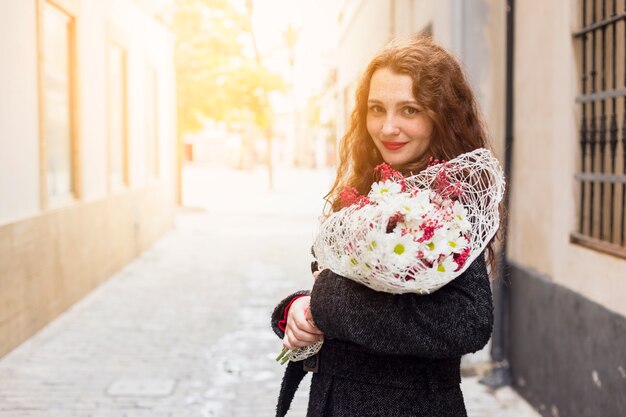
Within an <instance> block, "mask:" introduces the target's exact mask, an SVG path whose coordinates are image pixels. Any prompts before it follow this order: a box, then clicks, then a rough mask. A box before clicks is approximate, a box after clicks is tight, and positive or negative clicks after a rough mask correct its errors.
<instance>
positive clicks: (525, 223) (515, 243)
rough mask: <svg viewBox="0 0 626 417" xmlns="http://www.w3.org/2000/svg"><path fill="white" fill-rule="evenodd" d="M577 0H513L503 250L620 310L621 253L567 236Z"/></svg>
mask: <svg viewBox="0 0 626 417" xmlns="http://www.w3.org/2000/svg"><path fill="white" fill-rule="evenodd" d="M577 3H578V2H571V1H568V0H557V1H552V2H545V1H541V0H528V1H524V2H516V22H515V26H516V33H515V39H516V45H515V48H516V49H515V84H514V88H515V116H514V117H515V132H514V137H515V145H514V150H513V153H514V162H513V174H512V175H513V184H512V189H513V193H512V195H511V208H510V233H509V248H510V249H509V254H510V258H511V259H512V260H513V261H514V262H515V263H517V264H518V265H520V266H521V267H527V268H531V269H534V270H536V271H538V272H540V273H542V274H544V275H545V276H547V277H549V278H551V279H552V280H553V281H554V282H555V283H558V284H560V285H563V286H565V287H567V288H570V289H572V290H573V291H575V292H578V293H580V294H581V295H583V296H585V297H588V298H589V299H591V300H593V301H595V302H597V303H599V304H601V305H603V306H605V307H607V308H609V309H611V310H613V311H615V312H617V313H620V314H623V315H626V303H625V302H624V300H625V299H626V260H624V259H621V258H617V257H615V256H611V255H606V254H603V253H601V252H598V251H595V250H591V249H588V248H585V247H582V246H580V245H576V244H572V243H570V241H569V239H570V233H571V232H572V231H574V230H575V228H576V224H577V223H576V222H577V220H576V210H577V204H578V200H577V184H576V182H575V181H574V173H575V172H576V167H577V161H578V159H579V153H578V152H579V151H578V148H579V145H578V130H577V126H578V122H579V120H578V119H577V108H576V105H575V97H576V93H577V88H578V80H577V77H578V76H579V75H578V74H579V69H578V68H577V67H576V55H575V50H576V49H575V48H576V44H575V41H574V40H573V38H572V33H573V31H574V30H575V29H576V28H577V27H578V24H579V23H578V8H579V6H578V4H577ZM539 11H540V12H539ZM555 16H558V17H559V18H558V19H555V18H554V17H555ZM528 28H532V30H528Z"/></svg>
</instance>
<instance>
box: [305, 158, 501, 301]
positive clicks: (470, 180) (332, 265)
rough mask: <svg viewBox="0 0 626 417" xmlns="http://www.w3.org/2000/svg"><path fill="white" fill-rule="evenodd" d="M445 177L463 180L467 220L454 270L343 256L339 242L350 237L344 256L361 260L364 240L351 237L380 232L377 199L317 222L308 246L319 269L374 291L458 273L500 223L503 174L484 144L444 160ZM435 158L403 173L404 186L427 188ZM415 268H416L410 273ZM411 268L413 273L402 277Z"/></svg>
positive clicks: (417, 286)
mask: <svg viewBox="0 0 626 417" xmlns="http://www.w3.org/2000/svg"><path fill="white" fill-rule="evenodd" d="M447 165H448V166H449V167H450V168H451V169H449V170H448V173H449V179H450V181H451V182H456V181H459V182H460V183H461V184H463V193H462V194H461V195H460V197H459V202H460V203H462V204H463V206H464V207H465V209H466V210H467V213H468V215H467V219H468V221H469V222H470V223H471V229H470V231H469V235H470V236H471V240H470V255H469V257H468V259H467V261H466V262H465V264H464V265H463V267H462V268H461V269H460V270H458V271H450V272H447V273H433V271H432V270H430V269H427V268H426V267H423V266H422V264H420V263H414V264H412V265H398V264H384V265H380V266H379V267H378V268H376V269H375V270H372V269H368V268H358V267H355V265H353V264H352V263H350V262H346V250H345V248H346V247H347V246H348V245H349V243H350V242H352V245H351V246H352V250H351V253H350V259H353V260H354V259H355V260H356V261H355V262H358V263H359V264H362V262H361V259H364V258H365V254H364V253H363V251H364V249H363V246H364V245H359V244H358V243H356V244H355V242H361V241H364V240H365V236H366V235H367V234H368V233H371V231H372V230H374V231H375V232H379V233H385V232H386V227H387V223H388V221H389V218H390V217H391V215H392V213H389V212H385V210H384V209H383V208H382V207H380V206H377V205H365V206H363V207H360V206H359V205H352V206H350V207H346V208H344V209H342V210H339V211H337V212H335V213H333V214H331V215H330V216H329V217H328V218H327V219H326V220H324V221H323V223H322V224H321V226H320V232H319V234H318V236H317V238H316V239H315V243H314V245H313V246H314V251H315V255H316V258H317V262H318V265H319V267H320V269H324V268H329V269H330V270H332V271H333V272H335V273H336V274H338V275H342V276H345V277H347V278H350V279H352V280H354V281H356V282H359V283H361V284H363V285H366V286H368V287H369V288H371V289H373V290H376V291H383V292H388V293H394V294H402V293H409V292H413V293H420V294H428V293H431V292H433V291H435V290H437V289H439V288H441V287H442V286H444V285H445V284H447V283H448V282H450V281H451V280H453V279H454V278H456V277H457V276H459V275H460V274H461V273H463V272H464V271H465V270H466V269H467V267H468V266H469V265H470V264H471V263H472V261H474V259H476V257H477V256H478V255H479V254H480V253H481V252H482V251H483V250H484V249H485V247H486V246H487V243H489V241H490V240H491V238H492V237H493V236H494V235H495V233H496V232H497V230H498V227H499V224H500V216H499V211H498V206H499V203H500V201H501V200H502V197H503V195H504V174H503V172H502V169H501V168H500V164H499V162H498V160H497V159H496V158H495V157H494V156H493V154H492V153H491V152H490V151H489V150H487V149H483V148H480V149H476V150H474V151H472V152H468V153H465V154H462V155H460V156H458V157H456V158H454V159H452V160H450V161H448V162H447ZM440 169H441V164H437V165H433V166H430V167H428V168H427V169H425V170H423V171H422V172H420V173H419V174H417V175H413V176H410V177H407V178H406V179H405V181H406V183H407V188H408V189H409V190H412V189H420V190H428V189H431V186H432V184H433V181H434V180H435V177H436V176H437V173H438V172H439V170H440ZM416 269H417V273H416ZM409 271H412V274H411V275H412V277H413V279H410V280H404V279H399V278H398V277H404V276H406V275H407V273H408V272H409Z"/></svg>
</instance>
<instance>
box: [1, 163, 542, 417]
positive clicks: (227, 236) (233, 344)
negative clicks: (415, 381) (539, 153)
mask: <svg viewBox="0 0 626 417" xmlns="http://www.w3.org/2000/svg"><path fill="white" fill-rule="evenodd" d="M332 174H333V173H332V172H331V171H329V170H327V171H312V170H299V171H281V170H278V171H277V173H276V181H275V189H274V190H273V191H271V192H270V191H268V190H267V179H266V176H265V173H264V172H263V171H258V172H254V173H246V172H233V171H227V170H213V171H207V170H205V169H203V168H201V167H189V168H187V170H186V172H185V180H186V188H185V192H186V194H185V197H184V198H185V204H186V208H182V209H180V210H179V213H178V214H177V218H176V226H175V228H174V229H173V230H171V231H170V232H169V233H168V234H166V235H165V236H164V237H163V238H161V239H160V240H159V241H158V242H157V243H156V244H155V245H153V246H152V247H151V248H150V249H149V250H147V251H146V252H144V253H143V254H142V255H141V256H139V257H138V258H137V259H136V260H134V261H133V262H131V263H130V264H128V265H127V266H126V267H125V268H123V269H122V270H121V271H119V272H118V273H116V274H115V275H114V276H112V277H111V278H110V279H109V280H108V281H107V282H105V283H104V284H103V285H101V286H100V287H98V288H97V289H96V290H94V291H93V292H92V293H90V294H89V295H88V296H87V297H85V298H84V299H82V300H81V301H80V302H79V303H77V304H75V305H74V306H73V307H72V308H71V309H69V310H68V311H67V312H65V313H64V314H63V315H61V316H60V317H59V318H57V319H56V320H54V321H53V322H52V323H51V324H50V325H48V326H47V327H45V328H44V329H43V330H42V331H40V332H39V333H37V334H36V335H35V336H33V337H32V338H31V339H29V340H28V341H27V342H25V343H24V344H22V345H21V346H19V347H18V348H17V349H15V350H14V351H12V352H11V353H9V354H7V355H6V356H4V357H3V358H2V359H0V417H44V416H46V417H192V416H193V417H210V416H213V417H270V416H273V415H274V407H275V402H276V398H277V395H278V390H279V387H280V380H281V377H282V372H283V370H284V368H283V367H281V366H280V365H278V364H277V363H276V362H275V361H274V358H275V357H276V355H277V354H278V353H279V351H280V349H281V342H280V340H279V339H278V338H277V337H276V336H275V335H274V334H273V332H272V331H271V330H270V327H269V316H270V313H271V311H272V309H273V307H274V305H275V304H276V302H278V301H279V300H280V299H281V298H282V297H284V296H285V295H287V294H289V293H290V292H292V291H295V290H298V289H302V288H307V287H310V286H311V284H312V278H311V274H310V270H309V263H310V261H311V257H310V253H309V248H310V245H311V241H312V238H313V235H314V232H315V226H316V224H317V223H316V222H317V220H316V219H317V216H318V215H319V214H320V210H321V208H322V200H321V198H320V197H321V196H322V195H323V194H324V193H325V192H326V191H327V189H328V187H329V185H330V181H331V179H332ZM155 209H158V207H155ZM478 379H479V377H478V376H470V377H466V378H464V381H463V386H462V387H463V391H464V395H465V399H466V404H467V408H468V413H469V415H470V417H491V416H493V417H496V416H497V417H531V416H538V414H536V413H535V412H534V411H532V409H531V408H530V407H529V406H528V405H527V404H526V403H525V402H524V401H523V400H522V399H521V398H520V397H519V396H517V394H516V393H515V392H514V391H513V390H512V389H510V388H508V387H507V388H502V389H499V390H497V391H495V392H492V391H490V390H489V389H487V388H486V387H484V386H483V385H481V384H479V383H478ZM308 380H309V378H307V379H306V380H305V383H303V385H302V386H301V387H300V389H299V391H298V393H297V395H296V399H295V401H294V404H293V406H292V410H291V412H290V413H289V415H291V416H301V417H302V416H304V415H305V414H306V402H307V398H308V392H307V387H308Z"/></svg>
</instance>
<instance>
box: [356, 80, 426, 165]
mask: <svg viewBox="0 0 626 417" xmlns="http://www.w3.org/2000/svg"><path fill="white" fill-rule="evenodd" d="M367 108H368V110H367V131H368V132H369V134H370V136H371V137H372V140H373V141H374V144H375V145H376V148H378V150H379V151H380V153H381V155H382V156H383V160H384V161H385V162H387V163H388V164H390V165H391V166H393V167H398V166H401V165H404V164H406V163H409V162H412V161H414V160H416V159H417V158H419V157H420V156H422V155H423V154H424V153H425V152H426V150H427V149H428V145H429V143H430V138H431V136H432V133H433V123H432V121H431V119H430V118H429V117H428V116H427V115H426V113H425V112H424V111H423V110H424V109H423V108H422V107H421V106H420V105H419V104H418V103H417V101H415V97H413V80H412V79H411V77H410V76H409V75H406V74H397V73H395V72H393V71H392V70H390V69H389V68H380V69H378V70H376V71H375V72H374V74H372V79H371V81H370V91H369V96H368V98H367Z"/></svg>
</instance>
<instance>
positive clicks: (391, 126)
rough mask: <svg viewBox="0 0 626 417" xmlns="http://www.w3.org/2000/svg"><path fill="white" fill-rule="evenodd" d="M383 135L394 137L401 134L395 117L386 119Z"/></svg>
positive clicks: (390, 116)
mask: <svg viewBox="0 0 626 417" xmlns="http://www.w3.org/2000/svg"><path fill="white" fill-rule="evenodd" d="M381 133H382V134H383V135H385V136H393V135H397V134H398V133H400V128H399V127H398V125H397V123H396V119H395V117H393V116H392V115H389V116H387V117H386V118H385V121H384V122H383V127H382V130H381Z"/></svg>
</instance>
